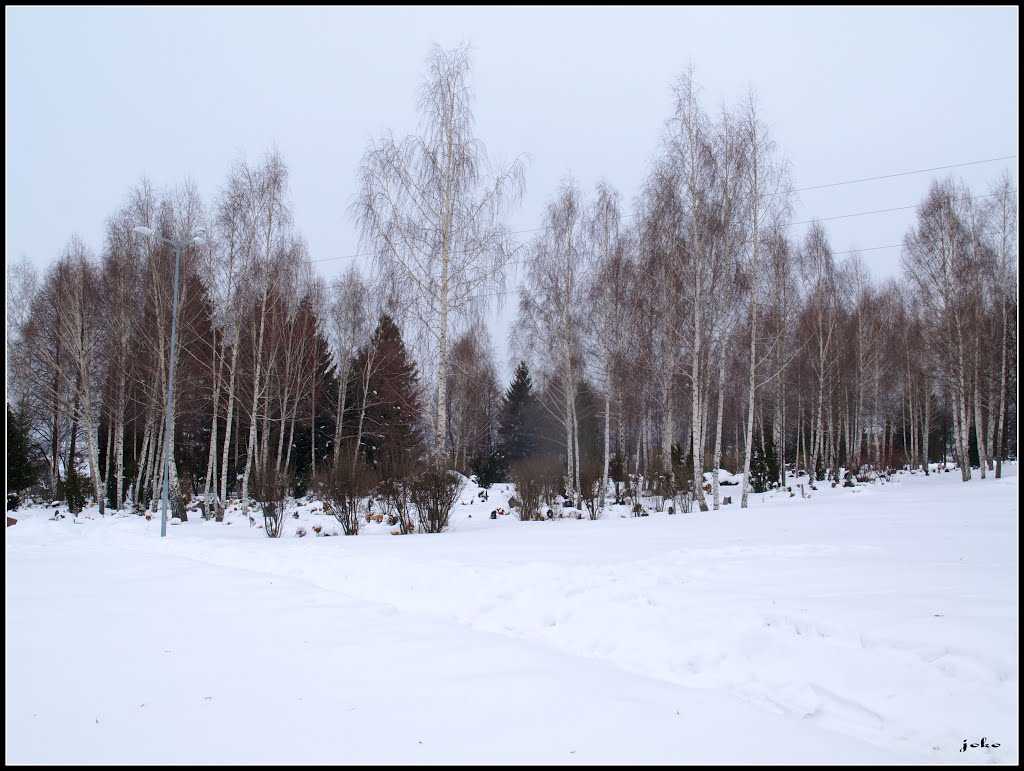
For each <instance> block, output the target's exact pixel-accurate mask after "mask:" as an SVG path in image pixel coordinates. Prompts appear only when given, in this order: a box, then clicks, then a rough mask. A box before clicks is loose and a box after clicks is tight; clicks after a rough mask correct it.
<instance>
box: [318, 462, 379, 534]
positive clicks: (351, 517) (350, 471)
mask: <svg viewBox="0 0 1024 771" xmlns="http://www.w3.org/2000/svg"><path fill="white" fill-rule="evenodd" d="M313 484H314V487H315V489H316V491H317V494H318V495H319V496H320V499H321V500H322V501H323V502H324V509H325V510H328V511H330V513H331V514H332V515H334V518H335V519H336V520H338V524H340V525H341V529H342V530H344V531H345V535H357V534H358V533H359V525H360V517H359V514H360V508H361V503H362V500H363V498H365V497H366V496H367V495H368V494H369V492H370V475H369V472H368V471H367V470H366V467H365V466H363V465H362V464H361V463H357V464H355V467H354V468H353V467H352V466H351V465H349V463H348V461H347V459H339V460H338V462H337V463H335V464H334V465H333V466H329V467H327V468H325V469H324V470H323V471H321V472H320V473H319V474H318V475H317V477H316V479H315V481H314V483H313Z"/></svg>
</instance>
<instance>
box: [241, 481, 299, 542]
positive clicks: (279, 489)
mask: <svg viewBox="0 0 1024 771" xmlns="http://www.w3.org/2000/svg"><path fill="white" fill-rule="evenodd" d="M291 486H292V478H291V474H288V473H282V472H279V471H278V470H277V469H276V468H266V469H259V470H258V471H257V472H256V473H255V474H253V476H252V479H251V480H250V482H249V494H250V495H251V496H252V499H253V500H254V501H256V503H258V504H259V505H260V508H262V509H263V532H264V533H266V535H267V537H268V538H280V537H281V534H282V533H283V532H284V520H285V517H284V506H285V501H286V500H287V498H288V491H289V490H290V489H291Z"/></svg>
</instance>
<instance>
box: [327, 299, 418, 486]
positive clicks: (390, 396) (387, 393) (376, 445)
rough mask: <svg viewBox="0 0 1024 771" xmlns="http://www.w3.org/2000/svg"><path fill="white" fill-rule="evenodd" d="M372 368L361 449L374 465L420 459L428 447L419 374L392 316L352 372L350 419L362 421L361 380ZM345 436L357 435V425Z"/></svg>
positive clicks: (384, 321) (386, 318) (361, 352)
mask: <svg viewBox="0 0 1024 771" xmlns="http://www.w3.org/2000/svg"><path fill="white" fill-rule="evenodd" d="M367 366H369V368H370V371H371V374H370V379H369V386H368V388H367V389H366V394H365V403H366V415H365V417H364V422H363V436H362V441H361V447H360V449H361V451H362V453H363V457H364V458H365V459H366V462H367V464H368V465H370V466H379V465H380V463H381V462H382V461H387V460H394V459H397V458H400V457H403V456H404V457H408V458H411V459H414V460H415V459H418V458H419V456H420V455H422V453H423V451H424V449H425V445H424V438H423V430H422V416H423V411H422V409H421V406H420V388H419V375H418V373H417V371H416V365H415V364H414V363H413V362H412V360H411V359H410V357H409V354H408V352H407V351H406V348H405V343H404V342H403V341H402V333H401V331H400V330H399V329H398V327H397V326H396V324H395V322H394V321H393V320H392V319H391V317H390V316H388V315H386V314H385V315H383V316H381V318H380V322H379V323H378V324H377V329H376V330H375V331H374V333H373V336H372V337H371V338H370V342H369V343H368V344H367V345H365V346H364V347H363V348H361V349H360V350H359V353H358V354H357V355H356V357H355V360H354V361H353V365H352V368H351V372H352V375H351V377H350V379H349V388H350V389H352V390H351V392H350V396H349V398H348V400H347V402H348V404H349V405H351V409H350V410H348V411H347V412H348V416H347V418H348V419H350V420H352V421H353V422H354V421H355V420H357V419H358V410H359V406H360V405H361V404H362V403H363V397H364V394H363V393H362V383H361V377H362V373H364V372H365V371H366V369H367ZM346 434H348V435H349V436H353V435H354V434H355V431H354V426H352V427H350V429H349V430H348V431H346Z"/></svg>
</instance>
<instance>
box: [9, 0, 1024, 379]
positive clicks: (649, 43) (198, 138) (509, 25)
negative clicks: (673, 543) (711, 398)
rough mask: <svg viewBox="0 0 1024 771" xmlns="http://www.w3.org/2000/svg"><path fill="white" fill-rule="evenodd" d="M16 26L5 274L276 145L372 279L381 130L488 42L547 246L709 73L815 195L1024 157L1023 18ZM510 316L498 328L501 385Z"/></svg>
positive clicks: (908, 195) (871, 193)
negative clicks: (558, 220)
mask: <svg viewBox="0 0 1024 771" xmlns="http://www.w3.org/2000/svg"><path fill="white" fill-rule="evenodd" d="M5 21H6V25H5V32H6V48H5V51H6V54H5V59H6V62H5V63H6V69H5V77H6V105H5V106H6V192H7V195H6V201H7V206H6V225H7V227H6V255H7V259H8V260H12V259H18V258H20V257H22V256H27V257H28V258H29V259H30V260H32V261H33V262H34V263H35V264H36V265H38V266H40V267H41V268H43V267H45V266H46V265H48V264H49V263H50V262H51V261H52V260H54V259H55V258H56V257H57V256H58V255H59V253H60V251H61V249H62V248H63V246H64V244H65V243H66V241H67V239H68V238H69V237H70V236H71V235H72V234H73V233H77V234H79V235H80V236H81V237H82V238H83V239H84V240H85V241H86V243H88V244H89V245H90V246H91V247H92V248H93V249H94V250H99V249H100V248H102V243H103V242H102V234H103V222H104V219H105V218H106V217H107V216H108V215H110V214H111V213H113V212H114V211H115V210H116V209H117V208H119V206H120V205H121V203H122V201H123V198H124V195H125V194H126V192H127V191H128V189H129V188H130V187H131V186H133V185H134V184H136V183H137V182H138V181H139V180H140V178H141V177H142V176H143V175H148V176H149V177H150V179H151V180H152V181H153V182H154V183H155V184H156V185H158V186H167V187H170V186H173V185H176V184H178V183H180V182H181V181H182V180H183V179H184V178H185V177H186V176H191V177H192V178H194V179H195V180H196V182H197V183H198V185H199V188H200V190H201V191H202V192H203V195H204V197H205V198H206V200H207V201H209V200H212V198H213V197H214V196H215V195H216V193H217V190H218V187H219V185H220V184H222V182H223V181H224V178H225V176H226V174H227V171H228V168H229V166H230V165H231V163H232V161H233V160H234V159H235V158H236V157H238V156H239V155H243V154H244V155H245V156H246V157H248V158H249V159H250V160H253V161H255V160H258V159H259V158H261V157H262V155H263V153H264V152H265V151H266V150H267V149H268V148H269V147H270V146H271V145H272V144H273V143H276V144H277V146H278V147H279V148H280V150H281V152H282V155H283V157H284V159H285V161H286V163H287V164H288V166H289V169H290V171H291V196H292V203H293V208H294V214H295V224H296V226H297V228H298V230H299V231H300V232H301V233H302V235H303V236H304V237H305V238H306V240H307V242H308V243H309V246H310V251H311V256H312V258H313V259H314V260H327V261H325V262H319V263H317V265H318V267H319V269H320V270H321V271H322V273H323V274H324V275H325V276H328V277H330V276H333V275H335V274H337V273H338V272H340V271H341V270H342V269H343V268H344V267H345V266H347V265H348V264H349V263H350V262H351V260H348V259H329V258H339V257H343V256H346V255H352V254H355V253H357V252H358V251H359V248H358V242H357V238H356V229H355V226H354V224H353V222H352V221H351V219H350V218H349V216H348V214H347V209H348V205H349V204H350V202H351V200H352V196H353V194H354V191H355V172H356V168H357V166H358V163H359V160H360V157H361V155H362V153H363V150H364V148H365V147H366V143H367V141H368V140H369V139H370V138H371V137H374V136H377V135H378V134H379V133H380V132H381V131H382V130H384V129H393V130H394V131H395V132H396V133H398V134H405V133H410V132H412V131H414V130H415V129H416V121H417V115H416V111H415V96H416V89H417V86H418V84H419V82H420V79H421V76H422V73H423V71H424V59H425V57H426V55H427V53H428V51H429V50H430V47H431V45H432V44H433V43H435V42H436V43H438V44H440V45H442V46H446V47H447V46H452V45H455V44H457V43H459V42H462V41H470V42H472V44H473V46H474V53H473V67H472V76H471V79H472V84H473V86H474V88H475V91H476V95H477V101H476V109H475V116H476V120H477V134H478V136H479V137H480V139H481V140H482V141H483V142H484V144H485V145H486V147H487V148H488V150H489V151H490V153H491V154H492V156H502V157H505V158H510V157H512V156H514V155H516V154H518V153H522V152H526V153H529V154H530V155H531V156H532V162H531V164H530V166H529V168H528V170H527V177H526V183H527V191H526V197H525V199H524V202H523V205H522V207H521V208H520V209H519V211H518V212H517V213H516V214H515V215H514V216H513V217H512V218H510V220H509V221H510V224H511V225H512V226H513V227H514V229H516V230H522V229H528V228H534V227H536V226H537V224H538V222H539V219H540V215H541V211H542V209H543V206H544V203H545V201H546V200H547V199H548V198H549V196H551V194H552V193H553V192H554V191H555V189H556V186H557V185H558V182H559V180H560V179H561V178H562V177H563V176H564V175H565V174H567V173H570V172H571V173H572V174H573V175H574V176H575V178H576V179H577V181H578V182H579V184H580V185H581V186H582V187H583V188H584V190H587V191H589V190H592V189H593V185H594V183H596V182H597V180H598V179H600V178H602V177H605V178H607V179H608V180H609V181H610V182H611V183H612V184H613V185H615V186H616V187H617V188H618V189H619V190H620V191H621V192H622V193H623V195H624V197H625V200H626V202H627V204H630V203H631V202H632V199H633V196H634V195H635V194H636V193H637V191H638V189H639V185H640V183H641V181H642V179H643V177H644V175H645V173H646V169H647V163H648V161H649V159H650V158H651V156H652V154H653V153H654V151H655V149H656V145H657V140H658V137H659V133H660V131H661V128H662V125H663V123H664V121H665V119H666V118H667V117H668V116H669V113H670V110H671V98H670V91H669V86H670V83H671V82H672V81H673V79H674V78H675V76H676V75H677V74H679V73H680V72H682V71H683V70H684V69H685V68H686V66H687V64H688V62H690V61H691V60H692V62H693V64H694V66H695V68H696V79H697V81H698V82H699V83H700V84H701V85H702V86H703V87H704V97H705V101H704V104H705V107H706V109H707V110H708V111H709V112H713V111H716V110H717V109H718V108H719V106H720V105H722V104H723V103H724V104H727V105H733V104H735V103H737V101H738V100H739V99H740V98H741V97H742V95H743V93H744V92H745V90H746V89H747V87H748V86H752V87H753V88H754V89H755V90H756V91H757V93H758V96H759V100H760V104H761V108H762V114H763V116H764V117H765V119H766V121H767V122H768V123H769V124H770V125H771V126H772V128H773V130H774V133H775V138H776V141H777V142H778V144H779V146H780V148H781V149H782V150H783V151H784V152H785V154H786V155H787V157H788V158H789V159H790V161H791V163H792V177H793V180H794V183H795V186H796V187H798V188H800V187H805V186H811V185H818V184H825V183H830V182H839V181H844V180H850V179H858V178H862V177H873V176H878V175H884V174H892V173H896V172H902V171H910V170H915V169H923V168H930V167H935V166H944V165H948V164H955V163H964V162H968V161H975V160H980V159H988V158H996V157H999V156H1007V155H1016V154H1017V134H1018V101H1017V91H1018V74H1017V73H1018V35H1017V29H1018V10H1017V8H1015V7H1012V8H1010V7H1006V8H981V9H974V8H971V9H967V8H959V9H957V8H905V9H887V8H870V9H842V8H828V9H796V8H784V9H752V8H733V9H708V8H704V9H699V8H698V9H693V8H608V7H596V8H556V9H544V8H433V9H424V8H322V9H321V8H241V9H234V8H231V9H229V8H157V9H152V8H136V9H120V8H116V9H115V8H84V9H77V8H76V9H71V8H25V7H21V8H10V7H8V8H7V9H6V10H5ZM1006 168H1009V169H1011V170H1012V173H1013V175H1014V177H1015V178H1016V174H1017V171H1016V170H1017V159H1016V158H1014V159H1012V160H1008V161H1002V162H997V163H986V164H980V165H975V166H966V167H963V168H960V169H954V170H953V171H954V173H956V174H958V175H960V176H962V177H963V178H964V179H965V180H966V181H967V182H968V183H969V184H971V185H972V186H973V187H974V188H975V189H976V191H977V192H979V193H980V192H984V190H983V189H982V188H984V187H985V186H986V184H987V182H988V181H989V180H992V179H994V178H995V177H996V176H997V175H998V174H999V173H1000V172H1001V171H1002V170H1003V169H1006ZM938 173H939V174H942V173H947V172H938ZM931 176H932V175H930V174H920V175H913V176H905V177H898V178H895V179H889V180H880V181H875V182H868V183H863V184H856V185H846V186H842V187H835V188H826V189H822V190H815V191H807V192H804V193H801V194H800V203H799V205H798V206H797V208H796V210H795V212H794V219H795V220H806V219H810V218H812V217H831V216H836V215H841V214H849V213H853V212H863V211H871V210H875V209H885V208H891V207H899V206H911V205H914V204H917V203H918V202H919V200H920V198H921V196H922V195H923V194H924V192H925V191H926V190H927V186H928V183H929V180H930V178H931ZM912 219H913V210H910V209H908V210H905V211H899V212H891V213H887V214H876V215H872V216H865V217H856V218H850V219H843V220H834V221H831V222H827V223H826V226H827V229H828V232H829V233H830V235H831V238H832V244H833V248H834V249H835V250H837V251H843V250H846V249H850V248H853V247H858V248H861V249H865V248H868V247H875V246H883V245H889V244H898V243H899V242H900V241H901V239H902V236H903V233H904V232H905V231H906V228H907V226H908V225H909V224H910V223H911V221H912ZM803 228H804V226H796V227H794V231H795V232H797V233H800V232H802V231H803ZM529 236H530V234H525V235H524V236H523V238H528V237H529ZM862 256H863V257H864V259H865V261H866V262H867V263H868V265H869V266H870V267H871V269H872V271H873V272H874V273H875V274H876V275H880V276H881V275H892V274H894V273H896V272H898V270H899V249H881V250H877V251H866V252H864V253H863V255H862ZM359 262H362V260H361V259H360V260H359ZM509 299H510V300H513V299H514V298H512V297H510V298H509ZM511 304H512V303H510V305H511ZM510 315H511V314H510V311H509V310H508V309H506V311H505V312H503V313H500V314H497V313H496V315H495V321H494V323H492V330H491V331H492V336H493V337H494V342H495V345H496V348H497V350H498V354H499V366H502V367H503V365H504V364H505V349H506V340H505V337H506V333H507V321H508V319H509V318H510Z"/></svg>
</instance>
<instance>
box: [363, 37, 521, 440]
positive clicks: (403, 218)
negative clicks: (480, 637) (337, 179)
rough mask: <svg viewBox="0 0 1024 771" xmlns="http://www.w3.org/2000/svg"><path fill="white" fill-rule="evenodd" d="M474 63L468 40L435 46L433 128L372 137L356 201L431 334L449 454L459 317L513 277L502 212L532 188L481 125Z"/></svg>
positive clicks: (402, 292) (424, 113)
mask: <svg viewBox="0 0 1024 771" xmlns="http://www.w3.org/2000/svg"><path fill="white" fill-rule="evenodd" d="M469 66H470V59H469V48H468V46H463V47H461V48H456V49H452V50H443V49H441V48H439V47H437V46H435V47H434V48H433V49H432V51H431V53H430V55H429V57H428V58H427V76H426V78H425V79H424V80H423V83H422V85H421V88H420V97H419V110H420V114H421V117H422V121H423V133H422V134H421V135H419V136H408V137H406V138H404V139H396V138H395V137H394V135H392V134H390V133H389V134H386V135H385V136H383V137H381V139H380V140H378V141H375V142H372V143H371V144H370V146H369V148H368V149H367V150H366V153H365V154H364V156H363V161H362V165H361V167H360V171H359V196H358V200H357V202H356V204H355V207H354V212H355V215H356V218H357V220H358V222H359V227H360V232H361V234H362V238H363V241H364V243H365V244H367V245H368V246H369V247H370V248H371V249H372V250H373V253H374V259H375V264H376V267H377V269H378V271H379V276H380V278H381V280H382V281H383V283H384V284H385V285H386V286H387V287H388V289H389V291H390V292H393V293H394V294H395V295H396V297H397V298H399V300H400V303H401V305H402V307H404V308H406V309H407V311H408V314H409V316H410V318H411V319H412V320H413V321H414V322H415V324H416V327H417V330H418V331H419V333H420V334H422V335H425V336H426V340H427V348H428V349H429V350H430V352H431V357H430V358H431V359H432V361H431V362H429V363H431V364H433V366H434V368H435V369H436V381H437V391H436V397H435V399H434V408H435V411H436V412H435V419H434V431H433V433H434V452H435V454H436V455H437V457H439V458H440V457H443V456H444V455H445V454H446V437H445V427H446V425H447V422H448V419H447V415H446V410H447V402H448V400H447V389H448V369H449V361H448V360H449V350H450V347H451V339H452V332H453V329H454V325H455V322H458V321H462V320H465V318H466V317H467V315H469V314H471V313H472V312H474V311H475V310H478V309H479V307H480V300H481V295H482V294H484V293H485V292H486V291H487V290H488V288H494V287H499V288H500V286H501V284H502V283H503V281H504V277H505V268H506V266H507V264H508V262H509V260H510V259H511V256H512V250H511V241H510V236H509V231H508V229H507V228H506V227H505V226H504V225H503V224H502V222H501V218H502V216H503V215H504V214H505V213H506V211H507V210H508V208H509V206H510V205H511V204H514V203H517V202H518V201H519V199H520V198H521V195H522V191H523V160H522V159H521V158H519V159H516V160H515V161H513V162H512V163H510V164H508V165H504V166H498V167H497V169H496V170H495V171H491V170H490V168H489V165H488V163H487V156H486V153H485V150H484V147H483V145H482V144H481V142H480V140H479V139H477V138H476V137H475V135H474V133H473V113H472V101H473V94H472V91H471V89H470V87H469ZM424 363H427V362H424Z"/></svg>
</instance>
